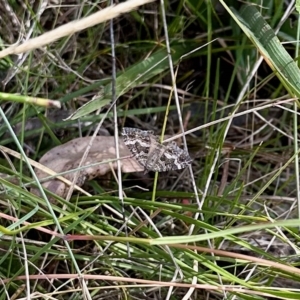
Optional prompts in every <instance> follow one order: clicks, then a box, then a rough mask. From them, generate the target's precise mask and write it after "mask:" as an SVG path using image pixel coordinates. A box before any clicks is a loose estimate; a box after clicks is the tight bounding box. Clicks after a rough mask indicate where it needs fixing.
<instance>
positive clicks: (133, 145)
mask: <svg viewBox="0 0 300 300" xmlns="http://www.w3.org/2000/svg"><path fill="white" fill-rule="evenodd" d="M151 134H153V131H150V130H149V131H147V130H140V129H136V128H128V127H124V128H123V131H122V136H123V139H124V143H125V145H126V146H127V147H128V149H129V150H130V152H131V153H132V154H133V156H134V157H135V158H136V160H137V161H138V162H139V164H140V165H142V166H143V167H145V166H146V163H147V158H148V154H149V151H150V144H151V141H150V135H151Z"/></svg>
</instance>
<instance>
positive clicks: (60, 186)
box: [32, 136, 144, 198]
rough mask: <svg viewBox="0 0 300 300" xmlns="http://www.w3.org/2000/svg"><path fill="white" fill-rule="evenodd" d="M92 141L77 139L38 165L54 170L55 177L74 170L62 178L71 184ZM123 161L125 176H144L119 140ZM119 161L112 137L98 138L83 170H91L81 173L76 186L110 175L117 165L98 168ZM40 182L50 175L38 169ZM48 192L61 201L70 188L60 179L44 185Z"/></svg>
mask: <svg viewBox="0 0 300 300" xmlns="http://www.w3.org/2000/svg"><path fill="white" fill-rule="evenodd" d="M90 140H91V137H83V138H77V139H74V140H72V141H69V142H67V143H65V144H63V145H60V146H57V147H55V148H53V149H51V150H50V151H48V152H47V153H46V154H45V155H44V156H43V157H42V158H41V159H40V161H39V163H40V164H41V165H44V166H45V167H47V168H49V169H51V170H53V171H54V172H55V173H61V172H65V171H69V170H74V172H72V173H68V174H65V175H63V177H64V178H66V179H67V180H69V181H72V180H73V178H74V173H75V172H76V168H78V166H79V163H80V161H81V158H82V156H83V154H84V152H85V150H86V148H87V146H88V145H89V143H90ZM119 141H120V145H119V149H120V150H119V151H120V157H127V158H124V159H121V160H120V163H121V170H122V172H123V173H132V172H141V171H143V170H144V168H143V167H142V166H140V165H139V164H138V162H137V161H136V160H135V159H134V158H132V157H131V156H132V154H131V153H130V151H129V150H128V148H127V147H126V146H125V144H124V142H123V140H122V138H120V140H119ZM114 159H116V149H115V141H114V137H113V136H97V137H96V138H95V139H94V142H93V144H92V146H91V148H90V151H89V154H88V156H87V159H86V160H85V162H84V166H88V167H86V168H83V169H81V170H80V171H79V177H78V180H77V182H76V185H77V186H82V185H83V184H84V182H85V181H86V180H91V179H94V178H96V177H99V176H103V175H105V174H106V173H108V172H110V171H111V168H113V169H115V170H116V169H117V161H116V160H115V161H112V162H108V163H103V164H97V165H93V166H89V165H91V164H96V163H100V162H106V161H111V160H114ZM35 171H36V175H37V177H38V178H39V180H41V179H43V178H46V177H49V173H47V172H45V170H44V171H43V170H41V169H35ZM42 185H43V186H44V187H45V188H46V189H48V190H49V191H51V192H53V193H55V194H56V195H58V196H60V197H63V198H64V197H65V196H66V195H67V193H68V187H69V185H68V184H67V183H66V182H63V181H61V180H59V179H57V178H55V179H50V180H49V181H46V182H43V184H42ZM32 192H33V193H35V194H37V195H39V192H38V190H37V189H32Z"/></svg>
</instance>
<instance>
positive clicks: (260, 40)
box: [221, 0, 300, 98]
mask: <svg viewBox="0 0 300 300" xmlns="http://www.w3.org/2000/svg"><path fill="white" fill-rule="evenodd" d="M221 2H222V4H223V5H224V7H225V8H226V9H227V10H228V12H229V13H230V15H231V16H232V17H233V19H234V20H235V21H236V22H237V23H238V25H239V26H240V28H241V29H242V30H243V31H244V32H245V34H246V35H247V36H248V38H249V39H250V40H251V41H252V43H253V44H254V45H255V46H256V48H257V49H258V51H259V52H260V53H261V55H262V56H263V57H264V59H265V61H266V62H267V64H268V65H269V66H270V68H271V69H272V70H273V71H275V73H276V75H277V77H278V78H279V80H280V81H281V83H282V84H283V85H284V86H285V88H286V89H287V90H288V92H289V93H290V95H291V96H292V97H294V96H296V97H298V98H300V70H299V68H298V66H297V64H296V63H295V61H294V60H293V58H292V57H291V56H290V55H289V53H288V52H287V51H286V50H285V48H284V47H283V46H282V45H281V43H280V40H279V39H278V38H277V36H276V35H275V32H274V31H273V29H272V28H271V26H270V25H269V24H268V23H267V22H266V21H265V20H264V18H263V17H262V15H261V14H260V12H259V11H258V10H257V9H256V7H254V6H251V5H244V6H242V7H241V9H240V11H239V12H237V11H236V10H235V9H233V8H229V7H228V6H226V4H225V3H224V1H223V0H221Z"/></svg>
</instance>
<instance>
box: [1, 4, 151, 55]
mask: <svg viewBox="0 0 300 300" xmlns="http://www.w3.org/2000/svg"><path fill="white" fill-rule="evenodd" d="M153 1H154V0H129V1H126V2H124V3H121V4H118V5H115V6H109V7H107V8H104V9H102V10H101V11H98V12H97V13H94V14H92V15H90V16H88V17H86V18H82V19H80V20H76V21H73V22H70V23H68V24H65V25H62V26H60V27H58V28H56V29H54V30H51V31H50V32H46V33H44V34H42V35H40V36H38V37H36V38H33V39H30V40H28V41H27V42H25V43H23V44H22V45H13V46H10V47H8V48H6V49H4V50H3V51H0V58H3V57H5V56H7V55H10V54H19V53H23V52H27V51H30V50H32V49H36V48H40V47H42V46H45V45H47V44H49V43H51V42H54V41H56V40H58V39H60V38H62V37H64V36H68V35H72V34H74V33H75V32H78V31H81V30H84V29H86V28H89V27H92V26H94V25H97V24H100V23H103V22H105V21H108V20H111V19H113V18H116V17H118V16H120V15H121V14H122V13H126V12H129V11H132V10H134V9H136V8H137V7H139V6H141V5H144V4H147V3H150V2H153Z"/></svg>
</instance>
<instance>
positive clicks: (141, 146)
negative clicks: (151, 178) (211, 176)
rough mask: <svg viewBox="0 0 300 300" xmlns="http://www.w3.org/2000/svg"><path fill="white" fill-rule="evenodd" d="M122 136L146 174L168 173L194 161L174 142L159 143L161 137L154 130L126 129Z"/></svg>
mask: <svg viewBox="0 0 300 300" xmlns="http://www.w3.org/2000/svg"><path fill="white" fill-rule="evenodd" d="M122 136H123V139H124V143H125V145H126V146H127V147H128V149H129V150H130V152H131V153H132V154H133V156H134V158H135V159H136V160H137V161H138V163H139V164H140V165H142V166H143V167H144V168H145V172H148V171H154V172H166V171H170V170H180V169H183V168H185V167H186V166H188V165H189V164H190V163H191V162H192V159H191V158H190V156H189V154H188V153H187V152H186V151H185V150H183V149H181V148H179V147H178V146H177V144H176V143H175V142H174V141H173V142H170V143H166V144H160V143H159V137H158V136H156V135H154V132H153V131H152V130H141V129H137V128H129V127H124V128H123V131H122Z"/></svg>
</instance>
